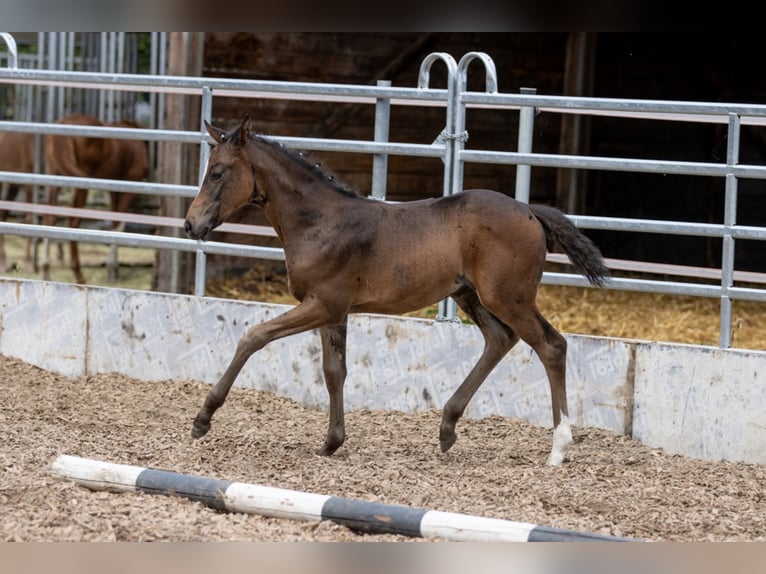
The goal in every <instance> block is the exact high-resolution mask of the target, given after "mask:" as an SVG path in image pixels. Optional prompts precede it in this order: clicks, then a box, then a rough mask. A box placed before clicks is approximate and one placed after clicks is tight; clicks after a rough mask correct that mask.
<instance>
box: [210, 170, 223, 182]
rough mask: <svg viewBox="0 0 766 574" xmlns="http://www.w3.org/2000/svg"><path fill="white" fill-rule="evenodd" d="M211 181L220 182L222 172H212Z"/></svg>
mask: <svg viewBox="0 0 766 574" xmlns="http://www.w3.org/2000/svg"><path fill="white" fill-rule="evenodd" d="M210 179H212V180H213V181H219V180H220V179H221V172H220V171H211V172H210Z"/></svg>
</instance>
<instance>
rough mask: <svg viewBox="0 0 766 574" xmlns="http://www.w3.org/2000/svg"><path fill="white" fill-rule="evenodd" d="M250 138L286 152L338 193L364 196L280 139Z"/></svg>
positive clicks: (254, 136)
mask: <svg viewBox="0 0 766 574" xmlns="http://www.w3.org/2000/svg"><path fill="white" fill-rule="evenodd" d="M250 139H251V140H254V141H258V142H262V143H264V144H266V145H268V146H269V147H271V148H272V149H275V150H277V151H278V152H280V153H283V154H285V155H286V156H287V157H288V158H290V159H291V160H292V161H293V162H294V163H296V164H298V165H299V166H301V167H302V168H303V169H305V170H307V171H309V172H310V173H312V174H313V175H314V176H316V177H317V178H319V179H321V180H322V181H324V182H325V183H327V184H328V185H329V186H330V187H331V188H332V189H334V190H335V191H337V192H338V193H342V194H343V195H346V196H348V197H364V196H363V195H362V194H360V193H359V192H358V191H356V190H354V189H352V188H350V187H346V186H345V185H343V184H341V183H340V182H338V181H337V180H336V179H335V176H333V175H328V174H327V173H325V172H324V171H323V170H322V168H321V167H320V165H319V164H318V163H312V162H310V161H309V160H308V158H307V157H306V156H305V155H304V154H303V153H301V152H299V151H297V150H294V149H291V148H289V147H287V146H286V145H284V144H283V143H281V142H280V141H278V140H275V139H272V138H270V137H268V136H263V135H251V137H250Z"/></svg>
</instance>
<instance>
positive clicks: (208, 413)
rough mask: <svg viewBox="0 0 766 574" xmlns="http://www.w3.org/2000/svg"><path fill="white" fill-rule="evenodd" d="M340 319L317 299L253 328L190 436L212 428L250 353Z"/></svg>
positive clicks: (238, 349)
mask: <svg viewBox="0 0 766 574" xmlns="http://www.w3.org/2000/svg"><path fill="white" fill-rule="evenodd" d="M339 320H340V318H339V317H338V316H337V315H335V316H334V317H333V316H332V315H329V314H328V310H327V306H326V305H323V304H321V303H318V302H317V300H316V299H315V298H312V299H311V302H304V303H301V304H300V305H298V306H296V307H293V308H292V309H290V310H289V311H287V312H286V313H283V314H282V315H280V316H278V317H275V318H274V319H271V320H269V321H266V322H265V323H261V324H260V325H256V326H255V327H253V328H251V329H250V330H249V331H247V333H245V334H244V336H243V337H242V338H241V339H240V340H239V342H238V343H237V349H236V351H235V352H234V357H233V358H232V359H231V362H230V363H229V366H228V367H227V368H226V370H225V371H224V373H223V375H222V376H221V378H220V379H219V380H218V382H217V383H216V384H215V385H214V386H213V388H212V389H210V391H209V392H208V394H207V397H205V402H204V403H203V405H202V408H201V409H200V410H199V413H197V416H196V417H195V419H194V423H193V424H192V431H191V435H192V437H193V438H200V437H202V436H204V435H205V434H206V433H207V432H208V431H209V430H210V419H212V418H213V415H214V414H215V411H217V410H218V409H219V408H220V407H221V405H223V403H224V402H225V401H226V396H227V395H228V394H229V390H231V386H232V384H234V380H235V379H236V378H237V375H238V374H239V372H240V371H241V370H242V367H244V366H245V363H246V362H247V360H248V359H249V358H250V356H251V355H252V354H253V353H255V352H256V351H257V350H259V349H262V348H263V347H265V346H266V345H267V344H268V343H270V342H271V341H274V340H276V339H280V338H282V337H287V336H289V335H295V334H296V333H302V332H303V331H309V330H311V329H316V328H319V327H325V326H327V325H332V324H338V321H339Z"/></svg>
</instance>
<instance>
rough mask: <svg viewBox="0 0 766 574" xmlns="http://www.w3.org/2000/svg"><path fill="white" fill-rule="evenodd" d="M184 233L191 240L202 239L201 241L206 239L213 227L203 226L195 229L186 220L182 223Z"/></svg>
mask: <svg viewBox="0 0 766 574" xmlns="http://www.w3.org/2000/svg"><path fill="white" fill-rule="evenodd" d="M184 231H186V235H187V236H188V237H189V238H191V239H202V240H203V241H204V240H205V239H207V238H208V236H209V235H210V232H211V231H213V226H212V225H209V224H205V225H203V226H202V227H199V228H197V227H196V226H195V225H194V224H193V223H192V222H191V221H189V220H188V219H187V220H186V221H184Z"/></svg>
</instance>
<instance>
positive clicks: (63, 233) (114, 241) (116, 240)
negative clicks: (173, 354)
mask: <svg viewBox="0 0 766 574" xmlns="http://www.w3.org/2000/svg"><path fill="white" fill-rule="evenodd" d="M9 234H10V235H20V236H22V237H48V238H50V239H58V240H61V241H81V242H85V243H101V244H105V245H121V246H124V247H145V248H148V249H173V250H176V251H186V252H190V253H192V252H196V251H198V250H201V251H204V252H205V253H214V254H216V255H233V256H238V257H253V258H256V259H273V260H284V258H285V252H284V250H283V249H281V248H277V247H261V246H258V245H241V244H237V243H222V242H218V241H199V240H192V239H183V238H181V237H163V236H157V235H144V234H139V233H125V232H121V231H102V230H100V229H79V228H78V229H72V228H69V227H52V226H48V225H34V224H28V223H8V222H0V235H9Z"/></svg>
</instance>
